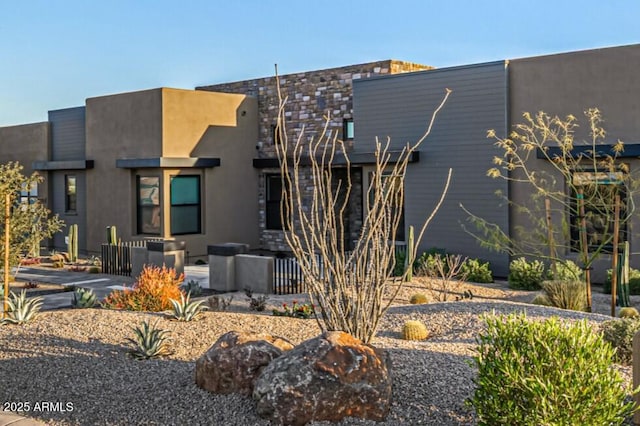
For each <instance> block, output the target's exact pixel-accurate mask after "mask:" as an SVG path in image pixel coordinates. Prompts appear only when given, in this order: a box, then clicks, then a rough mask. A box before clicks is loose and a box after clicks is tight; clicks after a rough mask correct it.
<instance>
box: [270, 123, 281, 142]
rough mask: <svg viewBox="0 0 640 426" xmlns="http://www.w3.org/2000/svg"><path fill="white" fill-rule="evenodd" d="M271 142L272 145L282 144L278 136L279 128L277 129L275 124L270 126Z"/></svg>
mask: <svg viewBox="0 0 640 426" xmlns="http://www.w3.org/2000/svg"><path fill="white" fill-rule="evenodd" d="M271 140H272V141H273V143H274V145H275V144H279V143H282V137H281V135H280V127H278V126H277V125H276V124H274V125H273V126H271Z"/></svg>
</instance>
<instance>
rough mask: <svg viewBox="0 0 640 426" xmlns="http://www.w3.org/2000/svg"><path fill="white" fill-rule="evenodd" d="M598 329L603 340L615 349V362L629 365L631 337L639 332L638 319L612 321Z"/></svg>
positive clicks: (606, 322)
mask: <svg viewBox="0 0 640 426" xmlns="http://www.w3.org/2000/svg"><path fill="white" fill-rule="evenodd" d="M600 327H601V328H600V329H601V331H602V336H603V338H604V340H605V341H606V342H608V343H609V344H611V346H613V347H614V348H615V349H616V354H615V360H616V362H619V363H620V364H624V365H631V361H632V345H633V336H635V334H636V333H637V332H638V331H640V318H620V319H613V320H609V321H605V322H603V323H602V325H601V326H600Z"/></svg>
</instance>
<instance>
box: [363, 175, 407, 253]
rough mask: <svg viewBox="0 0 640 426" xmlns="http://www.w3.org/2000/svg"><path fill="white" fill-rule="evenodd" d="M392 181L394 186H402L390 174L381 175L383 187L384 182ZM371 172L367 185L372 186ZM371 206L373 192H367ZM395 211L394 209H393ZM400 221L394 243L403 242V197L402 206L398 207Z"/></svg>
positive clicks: (398, 179) (399, 181)
mask: <svg viewBox="0 0 640 426" xmlns="http://www.w3.org/2000/svg"><path fill="white" fill-rule="evenodd" d="M390 178H391V179H394V184H395V185H400V184H402V180H400V178H397V177H396V178H393V177H392V176H391V174H389V173H383V175H382V179H381V180H382V181H383V185H384V181H386V180H387V179H390ZM373 180H374V179H373V172H370V173H369V184H370V185H373ZM371 204H373V191H371V192H369V205H371ZM394 210H395V209H394ZM400 210H401V211H400V220H399V221H398V229H396V237H395V240H396V241H404V237H405V235H404V197H403V199H402V206H400ZM392 213H393V214H392V216H395V211H394V212H392Z"/></svg>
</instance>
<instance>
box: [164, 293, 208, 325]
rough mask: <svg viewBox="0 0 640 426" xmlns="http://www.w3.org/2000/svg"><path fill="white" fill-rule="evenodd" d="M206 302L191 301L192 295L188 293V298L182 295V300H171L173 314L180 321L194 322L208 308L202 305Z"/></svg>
mask: <svg viewBox="0 0 640 426" xmlns="http://www.w3.org/2000/svg"><path fill="white" fill-rule="evenodd" d="M204 302H205V300H198V301H195V300H191V293H187V295H186V296H185V295H184V294H181V295H180V300H173V299H172V300H171V304H172V305H173V311H172V312H171V314H172V316H173V318H174V319H177V320H178V321H192V320H194V319H196V318H197V317H198V316H199V315H200V314H201V313H202V311H204V310H206V309H207V307H206V306H203V305H202V304H203V303H204Z"/></svg>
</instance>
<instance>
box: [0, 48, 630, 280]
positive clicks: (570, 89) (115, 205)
mask: <svg viewBox="0 0 640 426" xmlns="http://www.w3.org/2000/svg"><path fill="white" fill-rule="evenodd" d="M639 65H640V45H631V46H621V47H613V48H607V49H596V50H587V51H580V52H569V53H562V54H557V55H547V56H540V57H532V58H523V59H515V60H503V61H496V62H490V63H484V64H473V65H465V66H458V67H451V68H442V69H433V68H432V67H429V66H425V65H418V64H412V63H407V62H400V61H393V60H389V61H380V62H373V63H368V64H359V65H352V66H346V67H340V68H332V69H327V70H319V71H309V72H301V73H295V74H287V75H281V76H280V77H279V78H280V84H281V87H282V93H283V95H284V96H285V97H287V105H286V108H285V120H286V122H287V131H288V134H287V135H288V136H289V137H290V138H292V139H295V138H296V137H297V136H298V135H300V132H302V128H303V127H304V128H305V133H304V137H310V136H313V135H317V134H318V132H319V130H320V128H321V127H322V126H324V124H325V117H326V116H328V117H329V120H330V121H329V126H330V128H331V129H333V130H334V131H336V132H338V134H339V137H340V138H341V139H343V140H344V141H345V142H346V145H347V150H348V151H349V153H350V154H351V156H352V157H353V158H354V163H353V167H352V168H351V170H350V173H351V178H352V182H353V183H354V188H353V191H352V197H353V199H352V200H350V206H349V212H347V215H348V218H349V221H348V222H349V232H348V234H349V236H348V238H349V239H350V240H355V239H357V238H358V233H359V229H360V226H361V225H362V218H363V215H364V214H366V211H365V209H366V203H365V202H364V197H366V189H367V188H368V185H369V172H370V171H371V162H372V160H373V159H372V152H373V150H374V143H375V137H376V136H378V137H382V138H386V137H387V136H388V137H390V138H391V140H392V144H393V148H394V149H396V150H399V149H401V147H402V146H403V145H404V144H406V143H407V142H409V141H415V140H416V139H417V138H419V137H420V136H421V135H422V134H423V132H424V130H425V127H426V124H427V120H428V119H429V118H430V116H431V113H432V112H433V110H434V108H435V107H436V106H437V105H438V103H439V102H440V100H441V99H442V97H443V95H444V90H445V88H450V89H452V90H453V92H452V95H451V97H450V98H449V101H448V102H447V104H446V106H445V108H444V109H443V110H442V112H441V114H440V116H439V117H438V119H437V121H436V124H435V127H434V129H433V132H432V134H431V136H430V137H429V139H427V140H426V141H425V142H424V143H423V145H422V146H421V148H420V153H419V155H416V156H415V157H414V158H412V164H410V166H409V169H408V175H407V179H406V182H405V185H406V186H405V206H404V227H403V228H404V229H403V230H406V228H407V227H408V226H410V225H414V226H418V225H420V224H421V223H422V221H423V220H424V218H425V217H426V216H427V215H428V214H429V212H430V211H431V210H432V208H433V206H434V205H435V202H436V200H437V198H438V197H439V195H440V191H441V189H442V185H443V183H444V178H445V175H446V171H447V170H448V169H449V168H452V169H453V173H454V174H453V181H452V185H451V188H450V190H449V194H448V196H447V198H446V201H445V204H444V205H443V207H442V210H441V211H440V213H439V214H438V215H437V216H436V218H435V220H434V222H433V223H432V225H431V226H430V228H429V229H428V231H427V233H426V235H425V238H424V239H423V241H422V244H421V249H423V250H426V249H429V248H431V247H440V248H444V249H446V250H448V251H449V252H454V253H460V254H463V255H465V256H470V257H479V258H482V259H486V260H489V261H490V262H491V265H492V268H493V271H494V273H495V274H496V275H498V276H506V275H507V272H508V266H509V260H510V259H509V257H508V256H507V255H505V254H501V253H493V252H489V251H487V250H485V249H483V248H481V247H480V246H479V245H478V244H477V243H476V241H475V240H474V239H473V237H471V236H470V235H469V234H467V233H465V232H464V231H463V230H462V224H463V223H464V222H465V220H466V215H465V213H464V211H463V210H462V209H461V208H460V204H461V203H463V204H464V205H465V207H466V208H468V209H469V210H471V211H473V212H474V213H476V214H478V215H479V216H482V217H484V218H485V219H487V220H490V221H492V222H494V223H496V224H497V225H498V226H500V227H501V228H502V229H503V230H504V231H505V232H507V233H512V232H513V230H514V229H515V227H516V226H519V225H524V226H526V220H525V219H524V218H523V216H521V215H519V214H518V213H517V212H516V211H514V210H513V209H510V208H509V206H508V205H507V204H505V203H501V202H500V200H499V199H498V198H497V197H496V196H495V195H494V192H495V191H496V190H500V191H502V192H503V193H504V194H508V196H509V197H510V198H511V199H512V200H514V201H519V202H526V201H527V199H528V198H529V196H530V193H528V192H527V190H526V189H525V188H524V187H518V186H517V185H513V184H509V183H507V182H506V181H500V180H495V179H490V178H489V177H487V176H486V171H487V169H489V168H490V167H491V165H492V164H491V163H492V158H493V156H494V155H496V153H497V151H496V148H495V147H494V146H493V144H492V141H491V140H489V139H487V137H486V136H487V130H488V129H495V130H496V132H497V133H498V134H499V135H500V136H504V135H506V134H507V132H508V131H509V130H510V128H511V127H512V126H513V125H514V124H515V123H518V122H520V118H521V115H522V113H523V112H524V111H530V112H536V111H539V110H544V111H546V112H547V113H549V114H558V115H561V116H564V115H567V114H574V115H576V116H579V115H580V114H581V112H582V111H584V110H585V109H587V108H589V107H594V106H597V107H598V108H600V109H601V110H602V112H603V115H604V117H605V119H606V123H605V128H606V129H607V131H608V132H609V135H610V137H611V140H612V141H615V140H617V139H621V140H623V141H625V142H626V143H627V147H628V149H627V150H626V151H625V154H624V155H625V161H627V160H628V164H629V166H630V167H631V169H632V171H633V170H637V169H638V165H639V163H638V158H637V157H638V149H637V148H638V143H639V142H640V141H639V135H640V120H638V119H637V117H638V113H639V110H640V79H638V78H637V76H636V73H635V70H636V69H638V66H639ZM277 112H278V97H277V91H276V77H275V76H272V77H265V78H261V79H253V80H246V81H239V82H232V83H224V84H216V85H211V86H203V87H197V88H196V90H178V89H168V88H161V89H154V90H145V91H140V92H133V93H122V94H116V95H111V96H101V97H96V98H89V99H87V101H86V105H85V106H81V107H77V108H69V109H64V110H57V111H50V113H49V120H48V121H47V122H45V123H35V124H28V125H23V126H11V127H4V128H0V161H10V160H14V161H20V162H21V163H22V164H24V165H25V166H26V169H27V171H31V170H37V171H39V172H40V173H42V174H43V175H44V176H45V178H46V179H45V182H44V183H43V184H42V185H41V186H40V187H39V188H37V189H34V190H35V192H34V193H33V194H31V195H32V196H37V197H39V198H41V199H44V200H45V201H46V202H47V204H48V205H49V206H50V208H51V209H52V210H53V211H54V212H56V213H58V214H60V216H61V217H62V218H63V219H64V220H65V222H67V223H77V224H78V225H79V228H80V232H79V233H80V249H81V251H83V252H86V253H97V252H98V250H99V246H100V244H101V243H102V242H104V239H105V237H104V234H105V227H106V226H111V225H116V226H117V227H118V233H119V236H120V237H121V238H122V239H123V240H128V239H140V238H143V237H148V236H150V237H163V238H176V239H180V240H184V241H186V243H187V250H188V251H189V252H190V257H191V258H192V259H193V258H197V257H200V256H204V255H205V254H206V246H207V245H209V244H214V243H222V242H229V241H233V242H242V243H248V244H249V245H250V246H251V247H252V248H259V249H264V250H271V251H286V250H287V247H286V245H285V243H284V239H283V233H282V224H281V223H280V212H279V201H280V169H279V163H278V160H277V158H276V155H275V144H277V143H278V140H277V137H276V132H275V125H276V117H277ZM576 136H577V137H576V139H577V140H579V139H582V138H584V137H585V136H586V129H583V128H582V129H579V130H578V133H577V135H576ZM532 161H534V163H535V164H534V167H536V168H540V169H545V168H548V166H549V165H548V164H546V162H545V160H542V159H534V160H532ZM339 173H346V169H342V170H340V171H338V173H337V174H338V175H339ZM629 201H632V200H629ZM636 204H637V203H636ZM637 226H638V223H637V220H636V219H634V220H633V221H632V222H631V223H629V224H628V230H627V235H628V236H629V239H630V243H631V248H632V251H634V250H636V249H637V247H638V246H639V244H640V241H639V240H638V237H637V236H636V235H635V234H634V232H633V230H634V229H635V227H637ZM399 237H400V238H402V237H403V236H402V235H399ZM63 243H64V236H63V235H60V236H57V237H56V238H54V239H53V241H52V242H51V246H52V247H57V248H63V247H64V244H63ZM566 255H567V256H568V257H572V256H574V255H575V254H574V253H571V252H567V253H566ZM633 260H634V261H635V258H634V259H633ZM602 261H603V262H606V261H607V256H606V255H605V256H603V260H602ZM635 263H637V262H635ZM635 266H636V267H637V266H638V265H635Z"/></svg>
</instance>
